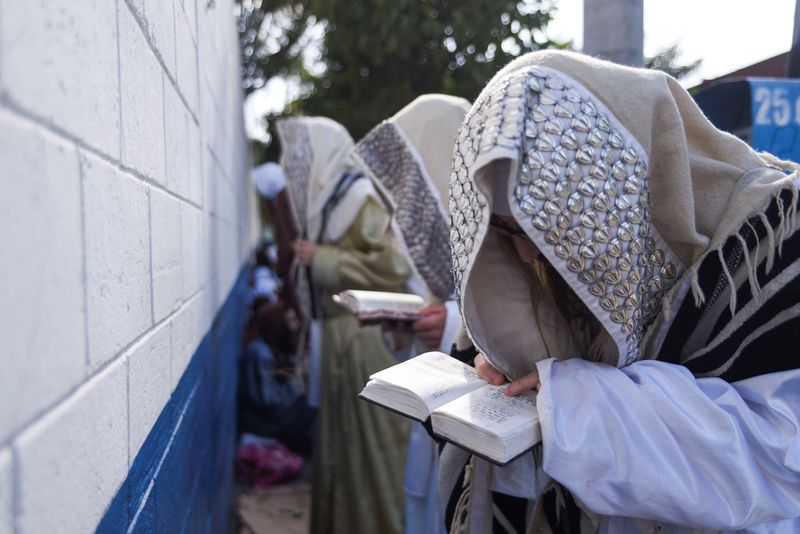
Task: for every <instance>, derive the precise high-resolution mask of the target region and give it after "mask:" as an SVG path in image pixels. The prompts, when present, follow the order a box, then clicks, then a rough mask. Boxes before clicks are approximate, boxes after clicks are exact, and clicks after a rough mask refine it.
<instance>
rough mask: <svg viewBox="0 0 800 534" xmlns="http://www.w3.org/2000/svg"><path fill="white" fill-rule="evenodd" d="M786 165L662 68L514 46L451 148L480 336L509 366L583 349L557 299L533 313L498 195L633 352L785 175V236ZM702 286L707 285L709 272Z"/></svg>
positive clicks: (459, 278) (457, 228)
mask: <svg viewBox="0 0 800 534" xmlns="http://www.w3.org/2000/svg"><path fill="white" fill-rule="evenodd" d="M781 169H792V170H793V169H794V166H793V165H790V164H786V163H784V162H779V161H778V160H776V159H774V158H772V157H771V156H768V155H762V154H758V153H756V152H755V151H754V150H752V149H751V148H750V147H748V146H747V145H746V144H745V143H743V142H742V141H740V140H739V139H737V138H735V137H733V136H731V135H729V134H726V133H723V132H720V131H718V130H717V129H716V128H714V126H713V125H711V123H710V122H709V121H708V120H707V119H706V118H705V117H704V115H703V114H702V112H701V111H700V110H699V109H698V108H697V106H696V105H695V103H694V101H693V100H692V99H691V97H690V96H689V94H688V93H687V92H686V91H685V90H684V89H683V88H682V87H681V86H680V85H679V84H678V82H676V81H675V80H674V79H673V78H671V77H669V76H668V75H666V74H664V73H662V72H658V71H648V70H641V69H633V68H628V67H623V66H619V65H615V64H612V63H608V62H604V61H600V60H597V59H593V58H590V57H587V56H583V55H579V54H574V53H569V52H561V51H543V52H536V53H532V54H529V55H526V56H524V57H522V58H520V59H518V60H516V61H514V62H512V63H511V64H510V65H508V66H507V67H506V68H505V69H503V70H502V71H501V72H500V73H498V74H497V75H496V76H495V77H494V79H493V80H492V81H491V82H490V83H489V84H488V86H487V87H486V88H485V89H484V91H483V92H482V93H481V95H480V96H479V97H478V99H477V100H476V102H475V104H474V105H473V107H472V109H471V111H470V113H469V114H468V116H467V117H466V119H465V121H464V124H463V126H462V127H461V129H460V131H459V137H458V140H457V143H456V149H455V153H454V160H453V170H452V176H451V183H450V192H451V202H450V215H451V245H452V250H453V271H454V276H455V282H456V289H457V291H458V294H459V303H460V305H461V311H462V316H463V319H464V322H465V325H466V328H467V331H468V333H469V335H470V337H471V339H472V341H473V342H474V343H475V345H476V347H477V348H478V349H479V350H480V351H482V352H484V353H485V354H486V355H487V356H488V357H489V359H490V361H491V362H492V363H493V364H494V365H495V366H496V367H498V368H499V369H501V370H502V371H503V372H504V373H505V374H506V375H507V376H509V377H510V378H512V379H513V378H517V377H520V376H522V375H524V374H527V373H529V372H531V371H533V370H534V369H535V362H536V361H538V360H541V359H544V358H546V357H547V353H546V347H549V348H550V349H551V350H552V349H553V348H555V350H554V351H553V352H554V354H552V355H553V356H556V357H559V358H565V357H574V356H580V354H578V353H577V352H576V351H577V349H576V347H575V343H574V342H573V341H572V340H571V339H570V337H569V334H568V332H567V331H566V329H565V328H564V327H563V323H564V321H563V320H560V319H559V316H558V313H557V311H556V310H554V309H553V310H540V313H539V316H540V318H541V317H545V318H546V319H545V321H544V322H545V323H547V324H540V329H539V331H536V329H535V328H534V326H533V325H535V324H536V321H535V320H534V315H533V310H532V305H531V299H530V294H529V289H528V286H527V281H526V277H525V275H524V274H523V273H521V272H519V271H518V267H516V266H515V265H514V262H509V261H508V258H507V257H506V256H504V255H503V252H504V251H503V250H501V247H499V246H498V237H497V235H496V232H487V230H488V222H489V215H490V213H491V212H492V211H498V212H502V211H510V213H511V214H513V216H514V218H515V219H516V220H517V221H518V223H519V224H520V226H521V227H522V228H523V229H524V230H525V232H526V233H527V235H528V236H529V237H530V239H531V240H532V241H533V242H534V243H535V244H536V245H537V247H538V248H539V249H540V250H541V252H542V254H544V256H545V257H546V258H547V260H548V261H550V263H552V264H553V265H554V266H555V268H556V269H557V270H558V271H559V273H561V275H562V276H563V277H564V279H565V280H566V281H567V282H568V283H569V284H570V286H571V287H572V288H573V290H574V291H575V293H576V294H577V295H578V296H579V297H580V298H581V299H582V300H583V301H584V303H585V304H586V306H587V307H588V308H589V309H590V310H591V311H592V313H593V314H594V315H595V316H596V317H597V319H598V320H599V321H600V323H601V324H602V326H603V327H604V328H605V329H606V330H607V331H608V333H609V334H610V336H611V338H612V340H613V342H614V345H615V348H616V353H617V356H616V357H613V358H612V361H608V362H607V363H610V364H612V365H616V366H623V365H627V364H629V363H631V362H632V361H635V360H637V359H640V358H647V357H653V354H652V350H651V349H650V346H649V345H648V343H649V342H650V341H652V339H653V338H655V337H657V335H654V334H656V333H657V332H658V330H659V325H660V324H661V323H662V322H664V319H665V317H667V316H668V313H669V309H670V304H671V303H674V301H675V300H676V299H679V298H683V295H685V294H686V292H687V291H688V289H689V287H690V285H691V282H692V279H693V275H694V271H695V269H696V267H697V265H698V264H699V262H700V261H701V260H702V258H703V257H704V256H705V255H707V254H711V253H714V254H718V253H720V252H719V251H720V250H721V247H722V245H723V244H724V243H725V241H726V239H727V238H728V237H729V236H731V235H734V234H736V232H737V231H738V229H739V228H740V227H741V226H742V225H743V224H744V223H745V222H746V221H747V219H748V218H750V217H751V216H758V215H759V214H762V215H763V211H764V210H765V208H766V206H767V205H768V204H769V202H770V201H772V200H773V199H775V198H776V197H777V195H778V194H779V193H780V192H781V191H783V190H786V189H788V190H791V195H792V196H791V198H792V199H793V200H792V202H791V205H790V206H788V208H787V209H786V210H785V211H786V215H785V217H784V212H783V211H781V217H782V221H783V223H782V224H781V226H780V228H779V229H778V231H777V235H776V236H774V237H775V239H774V241H775V242H776V243H779V242H780V240H781V238H782V237H784V236H785V235H786V234H787V233H788V228H789V227H790V224H792V221H793V219H794V213H795V207H796V202H797V190H796V187H795V186H794V185H793V180H794V179H795V178H796V175H787V174H786V173H784V172H783V171H782V170H781ZM498 195H501V197H498ZM767 226H768V225H767ZM791 228H794V227H793V226H791ZM770 235H772V234H770ZM771 242H772V239H771ZM773 254H774V252H773V251H770V257H772V255H773ZM750 276H754V275H753V274H751V275H750ZM694 296H695V298H696V299H697V300H698V301H701V300H702V299H703V298H704V295H703V294H702V291H701V290H700V288H699V286H697V285H696V284H695V287H694ZM542 306H545V305H544V304H542ZM543 311H544V313H542V312H543ZM547 318H549V319H547ZM528 332H531V333H530V334H528ZM545 341H546V342H547V343H545ZM612 352H613V351H612Z"/></svg>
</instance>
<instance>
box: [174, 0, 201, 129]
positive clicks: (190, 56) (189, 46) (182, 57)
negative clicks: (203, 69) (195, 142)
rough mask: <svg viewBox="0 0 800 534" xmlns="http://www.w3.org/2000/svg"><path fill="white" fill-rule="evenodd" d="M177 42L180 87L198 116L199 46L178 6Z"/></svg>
mask: <svg viewBox="0 0 800 534" xmlns="http://www.w3.org/2000/svg"><path fill="white" fill-rule="evenodd" d="M175 40H176V44H175V54H176V58H177V61H176V63H177V65H176V69H177V71H178V77H177V78H178V87H179V88H180V91H181V94H183V96H184V98H186V102H187V103H188V104H189V109H190V110H191V111H192V113H194V115H195V116H197V115H198V113H199V111H200V108H199V106H200V103H199V98H200V96H199V93H198V86H197V45H196V44H195V39H194V37H193V34H192V30H191V27H190V24H189V21H188V20H187V18H186V14H185V13H184V12H183V10H182V9H180V8H179V7H178V6H176V8H175Z"/></svg>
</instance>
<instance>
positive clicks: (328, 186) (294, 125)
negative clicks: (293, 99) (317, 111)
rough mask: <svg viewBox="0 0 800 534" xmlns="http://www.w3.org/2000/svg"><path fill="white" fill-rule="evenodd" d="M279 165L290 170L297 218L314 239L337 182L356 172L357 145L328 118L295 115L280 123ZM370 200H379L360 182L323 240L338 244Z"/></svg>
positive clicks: (343, 202)
mask: <svg viewBox="0 0 800 534" xmlns="http://www.w3.org/2000/svg"><path fill="white" fill-rule="evenodd" d="M277 129H278V138H279V140H280V143H281V159H280V163H281V166H282V167H283V168H284V171H285V172H286V178H287V182H288V188H289V191H290V198H291V203H292V208H293V211H294V215H295V219H296V220H297V222H298V224H299V225H300V227H301V228H302V229H303V230H305V234H306V237H307V238H308V239H311V240H316V239H317V237H318V236H319V235H320V232H321V230H322V224H323V221H322V211H323V209H324V207H325V204H326V202H327V201H328V199H329V198H330V197H331V195H332V194H333V193H334V191H335V189H336V186H337V184H338V183H339V179H340V178H341V177H342V176H343V175H344V174H345V173H346V172H348V171H355V170H357V169H356V164H355V161H354V160H353V158H352V157H351V153H352V150H353V147H354V146H355V143H354V142H353V138H352V137H350V134H349V133H348V132H347V130H346V129H345V128H344V126H342V125H341V124H339V123H338V122H336V121H334V120H331V119H329V118H326V117H293V118H288V119H283V120H281V121H279V122H278V125H277ZM368 197H372V198H375V199H376V200H377V194H376V193H375V190H374V188H373V187H372V185H371V184H370V182H369V180H357V181H356V182H355V183H353V185H352V186H351V187H350V189H348V191H347V194H346V195H345V196H344V197H343V198H342V200H341V201H339V203H338V204H337V205H336V207H334V209H333V210H332V212H331V214H330V217H329V219H328V221H327V225H326V228H325V229H324V230H325V231H324V235H322V241H323V242H327V243H332V242H335V241H336V240H338V239H339V238H340V237H341V236H342V235H344V233H345V232H346V231H347V229H348V228H349V227H350V225H351V224H353V221H354V220H355V218H356V216H357V215H358V211H359V209H360V207H361V205H362V204H363V203H364V202H365V201H366V199H367V198H368Z"/></svg>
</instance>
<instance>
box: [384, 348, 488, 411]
mask: <svg viewBox="0 0 800 534" xmlns="http://www.w3.org/2000/svg"><path fill="white" fill-rule="evenodd" d="M370 379H373V380H379V381H381V382H385V383H388V384H392V385H394V386H397V387H400V388H403V389H407V390H409V391H413V392H414V393H416V394H417V395H418V396H419V397H420V398H421V399H422V400H423V402H424V403H425V405H426V406H427V407H428V410H429V411H432V410H434V409H436V408H437V407H438V406H441V405H442V404H445V403H447V402H449V401H451V400H453V399H455V398H457V397H460V396H461V395H464V394H466V393H468V392H470V391H473V390H475V389H477V388H479V387H481V386H484V385H486V382H484V381H483V380H481V379H480V378H478V374H477V373H476V372H475V369H473V368H472V367H470V366H469V365H466V364H464V363H461V362H460V361H458V360H456V359H455V358H453V357H451V356H448V355H447V354H444V353H441V352H426V353H424V354H420V355H419V356H417V357H416V358H411V359H410V360H406V361H405V362H403V363H399V364H397V365H394V366H392V367H389V368H388V369H384V370H383V371H380V372H378V373H375V374H374V375H372V376H370Z"/></svg>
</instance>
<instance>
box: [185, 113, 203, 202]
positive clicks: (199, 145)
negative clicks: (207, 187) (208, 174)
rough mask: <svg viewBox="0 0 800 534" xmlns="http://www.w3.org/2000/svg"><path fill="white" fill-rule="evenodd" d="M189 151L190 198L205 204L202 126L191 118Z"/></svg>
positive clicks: (187, 141)
mask: <svg viewBox="0 0 800 534" xmlns="http://www.w3.org/2000/svg"><path fill="white" fill-rule="evenodd" d="M186 145H187V148H188V153H189V200H191V201H192V202H194V203H195V204H197V205H202V204H203V141H202V139H201V138H200V127H199V126H198V125H197V124H196V123H195V122H194V121H192V120H191V119H190V120H189V136H188V137H187V139H186Z"/></svg>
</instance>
